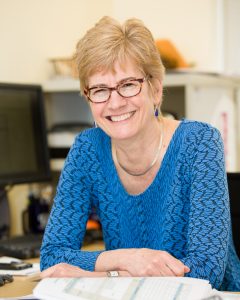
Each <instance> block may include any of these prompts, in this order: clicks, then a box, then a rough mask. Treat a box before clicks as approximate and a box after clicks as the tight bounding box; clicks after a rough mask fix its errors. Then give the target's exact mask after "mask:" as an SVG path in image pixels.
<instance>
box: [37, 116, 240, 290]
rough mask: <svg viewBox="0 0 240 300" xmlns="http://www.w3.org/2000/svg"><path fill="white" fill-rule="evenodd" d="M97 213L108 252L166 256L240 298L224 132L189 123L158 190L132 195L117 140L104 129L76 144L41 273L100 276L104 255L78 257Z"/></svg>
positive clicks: (172, 148) (167, 159) (176, 138)
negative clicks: (63, 266) (76, 269)
mask: <svg viewBox="0 0 240 300" xmlns="http://www.w3.org/2000/svg"><path fill="white" fill-rule="evenodd" d="M91 206H95V207H96V208H97V211H98V215H99V217H100V219H101V224H102V230H103V236H104V242H105V246H106V250H112V249H119V248H151V249H160V250H165V251H167V252H169V253H170V254H172V255H173V256H174V257H176V258H178V259H180V260H181V261H182V262H183V263H184V264H186V265H187V266H189V267H190V269H191V272H189V273H188V274H187V275H186V276H190V277H196V278H203V279H207V280H209V281H210V283H211V284H212V286H213V287H214V288H217V289H222V290H232V291H236V290H239V291H240V261H239V259H238V257H237V255H236V253H235V250H234V246H233V242H232V234H231V225H230V210H229V198H228V189H227V181H226V174H225V166H224V154H223V145H222V140H221V137H220V134H219V132H218V130H217V129H215V128H213V127H211V126H210V125H208V124H205V123H200V122H195V121H188V120H183V121H182V122H181V124H180V125H179V127H178V128H177V130H176V131H175V133H174V135H173V137H172V140H171V142H170V144H169V147H168V149H167V152H166V154H165V156H164V159H163V161H162V164H161V167H160V170H159V171H158V173H157V175H156V177H155V179H154V181H153V182H152V184H151V185H150V186H149V187H148V188H147V189H146V190H145V191H144V192H143V193H141V194H139V195H129V194H128V193H127V192H126V190H125V189H124V187H123V185H122V184H121V181H120V179H119V177H118V174H117V172H116V168H115V166H114V163H113V160H112V156H111V140H110V138H109V137H108V136H107V135H106V134H105V133H104V132H103V131H102V130H101V129H99V128H97V129H90V130H87V131H84V132H82V133H81V134H80V135H79V136H78V137H77V138H76V140H75V143H74V144H73V146H72V148H71V150H70V152H69V154H68V157H67V159H66V162H65V166H64V169H63V171H62V174H61V177H60V182H59V185H58V189H57V194H56V197H55V200H54V205H53V208H52V212H51V215H50V218H49V222H48V225H47V228H46V231H45V235H44V240H43V245H42V249H41V268H42V269H46V268H48V267H50V266H52V265H54V264H57V263H59V262H66V263H69V264H73V265H76V266H80V267H82V268H83V269H86V270H94V266H95V262H96V259H97V257H98V255H99V254H100V252H99V251H95V252H88V251H81V250H79V249H80V248H81V245H82V241H83V238H84V234H85V227H86V222H87V220H88V216H89V213H90V211H91Z"/></svg>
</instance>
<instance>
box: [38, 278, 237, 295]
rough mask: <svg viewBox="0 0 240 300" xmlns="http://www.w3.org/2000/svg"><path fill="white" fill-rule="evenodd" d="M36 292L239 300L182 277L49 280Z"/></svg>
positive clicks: (43, 281)
mask: <svg viewBox="0 0 240 300" xmlns="http://www.w3.org/2000/svg"><path fill="white" fill-rule="evenodd" d="M33 293H34V296H35V297H37V298H40V299H45V300H56V299H58V300H63V299H67V300H87V299H88V300H93V299H101V300H130V299H131V300H158V299H159V300H160V299H161V300H200V299H204V298H207V297H210V296H213V295H217V294H218V295H221V298H210V299H235V300H236V299H240V295H232V296H231V295H230V294H223V293H220V292H217V291H213V290H212V288H211V285H210V284H209V282H208V281H206V280H201V279H193V278H183V277H180V278H179V277H147V278H146V277H144V278H142V277H141V278H140V277H125V278H124V277H121V278H47V279H43V280H42V281H41V282H40V283H39V284H38V285H37V287H36V288H35V289H34V292H33ZM233 297H234V298H233ZM238 297H239V298H238Z"/></svg>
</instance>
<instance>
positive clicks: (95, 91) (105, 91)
mask: <svg viewBox="0 0 240 300" xmlns="http://www.w3.org/2000/svg"><path fill="white" fill-rule="evenodd" d="M108 92H109V91H108V89H107V88H102V87H100V88H94V89H91V90H90V96H93V97H95V96H98V97H99V96H101V95H106V94H108Z"/></svg>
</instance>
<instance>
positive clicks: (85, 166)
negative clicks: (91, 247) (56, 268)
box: [40, 135, 101, 271]
mask: <svg viewBox="0 0 240 300" xmlns="http://www.w3.org/2000/svg"><path fill="white" fill-rule="evenodd" d="M97 163H98V162H97V159H96V155H95V151H94V149H93V146H92V145H91V143H90V142H89V141H88V139H87V138H86V137H84V136H83V137H82V135H80V136H78V138H77V139H76V141H75V143H74V144H73V146H72V148H71V149H70V151H69V154H68V156H67V158H66V162H65V165H64V168H63V171H62V173H61V176H60V180H59V184H58V188H57V193H56V197H55V199H54V204H53V207H52V210H51V214H50V217H49V221H48V224H47V227H46V230H45V233H44V238H43V243H42V247H41V255H40V258H41V260H40V265H41V270H44V269H46V268H48V267H50V266H53V265H55V264H58V263H60V262H65V263H69V264H72V265H75V266H79V267H81V268H83V269H85V270H89V271H93V270H94V267H95V262H96V259H97V257H98V255H99V254H100V253H101V251H95V252H88V251H81V250H80V249H81V246H82V241H83V238H84V235H85V231H86V222H87V220H88V217H89V213H90V209H91V190H92V188H91V186H92V184H93V183H92V182H90V180H89V176H90V175H92V174H94V172H95V171H96V170H95V168H97ZM86 170H88V172H86ZM90 173H91V174H90ZM91 178H94V176H92V177H91ZM93 180H94V179H92V180H91V181H93Z"/></svg>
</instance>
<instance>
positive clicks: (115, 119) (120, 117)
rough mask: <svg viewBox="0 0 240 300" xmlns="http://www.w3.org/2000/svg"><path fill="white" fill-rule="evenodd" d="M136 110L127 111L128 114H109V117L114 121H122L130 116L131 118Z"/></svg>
mask: <svg viewBox="0 0 240 300" xmlns="http://www.w3.org/2000/svg"><path fill="white" fill-rule="evenodd" d="M134 113H135V111H132V112H129V113H126V114H122V115H118V116H108V117H107V119H108V120H110V121H112V122H121V121H125V120H127V119H129V118H131V117H132V116H133V115H134Z"/></svg>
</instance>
